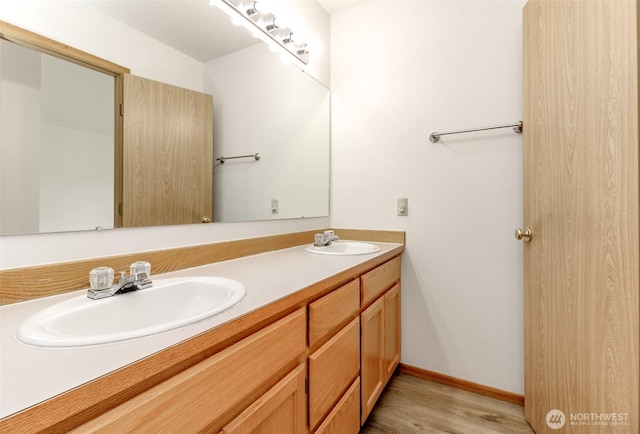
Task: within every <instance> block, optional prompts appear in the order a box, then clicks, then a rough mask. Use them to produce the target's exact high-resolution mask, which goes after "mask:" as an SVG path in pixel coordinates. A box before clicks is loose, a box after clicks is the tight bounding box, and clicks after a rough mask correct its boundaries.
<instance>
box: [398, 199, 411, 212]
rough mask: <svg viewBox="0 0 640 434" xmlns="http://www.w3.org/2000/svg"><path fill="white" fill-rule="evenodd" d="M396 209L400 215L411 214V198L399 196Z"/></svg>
mask: <svg viewBox="0 0 640 434" xmlns="http://www.w3.org/2000/svg"><path fill="white" fill-rule="evenodd" d="M396 209H397V212H398V215H399V216H407V215H409V199H408V198H406V197H399V198H398V202H397V205H396Z"/></svg>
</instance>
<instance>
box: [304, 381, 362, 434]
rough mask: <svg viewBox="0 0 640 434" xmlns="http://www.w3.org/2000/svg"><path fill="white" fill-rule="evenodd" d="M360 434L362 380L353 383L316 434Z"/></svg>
mask: <svg viewBox="0 0 640 434" xmlns="http://www.w3.org/2000/svg"><path fill="white" fill-rule="evenodd" d="M358 432H360V378H359V377H358V378H357V379H356V381H354V382H353V384H352V385H351V387H349V390H347V392H346V393H345V394H344V396H343V397H342V399H340V402H338V403H337V404H336V406H335V407H333V410H331V413H329V416H327V418H326V419H325V420H324V422H322V425H320V426H319V427H318V429H317V430H316V431H315V432H314V434H357V433H358Z"/></svg>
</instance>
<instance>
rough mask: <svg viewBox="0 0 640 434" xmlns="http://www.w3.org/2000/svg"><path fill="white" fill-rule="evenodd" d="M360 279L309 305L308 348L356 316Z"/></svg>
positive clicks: (313, 347) (313, 346) (318, 343)
mask: <svg viewBox="0 0 640 434" xmlns="http://www.w3.org/2000/svg"><path fill="white" fill-rule="evenodd" d="M359 310H360V280H359V279H356V280H354V281H352V282H350V283H347V284H346V285H344V286H342V287H341V288H339V289H336V290H335V291H333V292H332V293H330V294H327V295H325V296H324V297H322V298H321V299H319V300H316V301H314V302H313V303H311V304H310V305H309V348H310V349H311V350H313V349H315V348H316V346H317V345H320V344H321V343H322V342H323V341H325V340H327V339H328V338H329V336H331V334H333V333H335V332H337V331H338V330H339V329H340V328H341V327H342V326H344V325H345V324H347V323H348V322H349V321H351V320H353V319H354V318H355V317H357V316H358V312H359Z"/></svg>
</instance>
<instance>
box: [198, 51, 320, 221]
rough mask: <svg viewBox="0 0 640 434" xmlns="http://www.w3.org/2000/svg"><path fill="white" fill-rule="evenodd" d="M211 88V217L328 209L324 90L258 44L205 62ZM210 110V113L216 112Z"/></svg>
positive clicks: (251, 217) (288, 215)
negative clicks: (223, 159)
mask: <svg viewBox="0 0 640 434" xmlns="http://www.w3.org/2000/svg"><path fill="white" fill-rule="evenodd" d="M205 76H206V82H205V87H206V89H207V92H208V93H211V94H213V95H214V118H216V121H217V122H216V127H215V128H214V143H215V147H214V150H215V154H216V156H217V157H220V156H223V157H229V156H236V155H249V154H254V153H259V154H260V159H259V160H256V159H254V158H245V159H237V160H229V161H226V162H225V163H224V164H219V163H218V164H217V165H216V166H215V167H214V171H213V174H214V181H213V186H214V207H213V209H214V221H218V222H220V221H244V220H268V219H278V218H300V217H318V216H326V215H328V203H329V176H328V175H329V92H328V91H327V89H326V88H325V87H324V86H322V85H321V84H319V83H318V82H316V81H315V80H313V79H310V77H309V76H308V75H306V74H304V73H302V72H301V71H300V70H299V69H298V68H296V67H295V66H293V65H283V64H282V63H281V61H280V60H279V58H278V56H274V55H273V53H272V52H270V51H269V50H268V49H267V48H266V46H265V45H263V44H258V45H253V46H251V47H248V48H245V49H243V50H240V51H237V52H235V53H233V54H230V55H227V56H224V57H222V58H219V59H216V60H213V61H211V62H208V63H206V64H205ZM216 114H217V115H216Z"/></svg>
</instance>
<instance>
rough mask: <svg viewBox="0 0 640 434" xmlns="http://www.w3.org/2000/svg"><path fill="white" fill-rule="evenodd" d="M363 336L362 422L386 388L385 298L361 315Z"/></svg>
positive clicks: (361, 374)
mask: <svg viewBox="0 0 640 434" xmlns="http://www.w3.org/2000/svg"><path fill="white" fill-rule="evenodd" d="M360 321H361V322H362V334H361V339H362V341H361V343H360V345H361V348H360V351H361V356H360V357H361V363H362V368H361V370H360V378H361V382H362V384H361V393H362V397H361V401H362V403H361V406H362V409H361V412H362V414H361V415H360V422H361V423H363V424H364V421H365V420H366V419H367V417H368V416H369V413H370V412H371V409H372V408H373V406H374V405H375V403H376V400H377V399H378V396H380V393H381V392H382V388H383V387H384V377H385V371H386V369H385V366H384V298H379V299H378V300H377V301H376V302H375V303H373V304H372V305H371V306H369V308H367V310H365V311H364V312H362V315H360Z"/></svg>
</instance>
